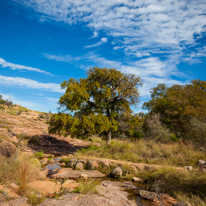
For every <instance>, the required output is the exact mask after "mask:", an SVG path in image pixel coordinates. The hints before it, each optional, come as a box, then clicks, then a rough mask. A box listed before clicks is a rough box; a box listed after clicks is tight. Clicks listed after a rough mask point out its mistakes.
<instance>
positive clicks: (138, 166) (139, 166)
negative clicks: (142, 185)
mask: <svg viewBox="0 0 206 206" xmlns="http://www.w3.org/2000/svg"><path fill="white" fill-rule="evenodd" d="M135 167H136V168H137V169H138V170H140V171H142V170H144V169H145V166H144V165H143V164H138V165H135Z"/></svg>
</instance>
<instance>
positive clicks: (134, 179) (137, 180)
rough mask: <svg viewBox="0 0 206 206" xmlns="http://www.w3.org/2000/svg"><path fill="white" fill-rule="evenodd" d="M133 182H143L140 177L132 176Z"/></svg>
mask: <svg viewBox="0 0 206 206" xmlns="http://www.w3.org/2000/svg"><path fill="white" fill-rule="evenodd" d="M132 181H133V182H141V179H140V178H139V177H132Z"/></svg>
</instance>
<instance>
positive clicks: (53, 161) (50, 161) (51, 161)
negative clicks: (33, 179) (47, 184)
mask: <svg viewBox="0 0 206 206" xmlns="http://www.w3.org/2000/svg"><path fill="white" fill-rule="evenodd" d="M48 162H49V163H51V164H53V163H55V162H56V161H55V160H53V159H51V160H48Z"/></svg>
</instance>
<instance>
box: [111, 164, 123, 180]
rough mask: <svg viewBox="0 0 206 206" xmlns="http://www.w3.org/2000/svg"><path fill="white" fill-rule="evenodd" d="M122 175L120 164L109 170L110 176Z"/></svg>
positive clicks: (117, 176) (118, 176)
mask: <svg viewBox="0 0 206 206" xmlns="http://www.w3.org/2000/svg"><path fill="white" fill-rule="evenodd" d="M121 176H122V168H121V167H120V166H116V167H115V168H114V169H113V170H112V171H111V172H110V177H112V178H115V179H117V178H120V177H121Z"/></svg>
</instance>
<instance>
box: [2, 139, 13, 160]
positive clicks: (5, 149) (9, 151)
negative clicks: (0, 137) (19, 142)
mask: <svg viewBox="0 0 206 206" xmlns="http://www.w3.org/2000/svg"><path fill="white" fill-rule="evenodd" d="M15 154H16V146H15V145H14V144H12V143H10V142H5V141H4V142H2V143H0V155H2V156H4V157H12V156H14V155H15Z"/></svg>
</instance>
